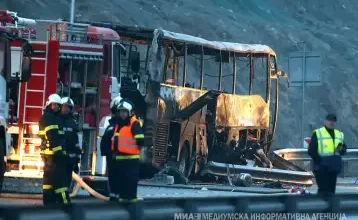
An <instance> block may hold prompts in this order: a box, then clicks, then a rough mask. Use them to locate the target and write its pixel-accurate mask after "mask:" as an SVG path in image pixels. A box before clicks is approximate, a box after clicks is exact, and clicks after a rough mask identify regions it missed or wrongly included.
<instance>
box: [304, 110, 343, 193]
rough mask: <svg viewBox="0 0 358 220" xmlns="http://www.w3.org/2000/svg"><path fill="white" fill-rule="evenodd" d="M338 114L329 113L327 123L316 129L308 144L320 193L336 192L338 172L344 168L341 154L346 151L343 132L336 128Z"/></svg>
mask: <svg viewBox="0 0 358 220" xmlns="http://www.w3.org/2000/svg"><path fill="white" fill-rule="evenodd" d="M336 123H337V116H336V115H335V114H328V115H327V116H326V121H325V125H324V126H323V127H321V128H319V129H316V130H314V132H313V134H312V137H311V142H310V144H309V146H308V155H309V156H310V157H311V158H312V160H313V167H312V168H313V169H312V170H313V173H314V175H315V178H316V183H317V186H318V194H322V195H324V196H327V195H332V194H335V192H336V184H337V177H338V174H339V173H340V172H341V169H342V158H341V156H342V155H344V154H345V153H346V150H347V145H346V144H345V142H344V134H343V132H341V131H339V130H337V129H336Z"/></svg>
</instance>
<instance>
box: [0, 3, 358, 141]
mask: <svg viewBox="0 0 358 220" xmlns="http://www.w3.org/2000/svg"><path fill="white" fill-rule="evenodd" d="M69 2H70V0H56V1H54V0H2V1H1V2H0V7H1V8H5V9H8V10H14V11H18V12H19V14H20V16H24V17H33V18H41V19H57V18H68V14H69V5H70V4H69ZM354 3H355V1H353V0H325V1H322V0H309V1H308V0H297V1H284V0H195V1H193V0H106V1H95V0H77V1H76V4H77V5H76V10H77V11H76V12H77V18H78V19H80V20H93V21H113V22H119V23H122V24H126V25H138V26H144V27H150V28H155V27H161V28H164V29H167V30H171V31H176V32H181V33H187V34H191V35H196V36H202V37H204V38H207V39H209V40H220V41H235V42H242V43H261V44H267V45H269V46H271V47H272V48H273V49H274V50H275V51H276V52H277V54H278V58H279V64H280V66H281V68H282V69H284V70H287V69H288V58H287V57H288V54H289V53H290V52H293V51H299V50H301V48H300V42H302V41H305V42H307V44H306V48H307V50H315V51H319V52H321V54H322V74H323V83H322V85H321V86H318V87H310V88H307V89H306V100H305V101H306V108H305V113H304V131H305V134H304V135H305V136H310V134H311V132H312V129H314V128H316V127H317V126H321V124H322V122H323V118H324V115H325V114H327V112H336V113H337V114H338V117H339V119H338V120H339V127H340V128H341V129H342V130H343V131H344V132H345V135H346V141H347V143H348V144H349V147H355V146H356V145H355V141H356V136H357V133H358V132H357V129H356V127H355V126H356V125H357V122H358V120H357V118H356V117H357V116H358V113H357V112H358V100H357V99H358V95H357V94H358V87H357V86H356V84H357V83H358V76H357V73H356V72H355V69H356V68H357V64H358V63H357V61H356V60H355V58H356V56H357V52H358V47H357V46H356V45H357V43H358V40H356V39H355V38H356V37H357V36H358V24H357V23H356V21H357V18H358V15H357V13H356V11H357V9H358V5H357V4H354ZM194 77H195V76H194ZM285 87H286V84H285V82H284V81H282V85H281V96H280V115H279V124H278V134H277V136H276V138H277V141H276V147H299V146H300V145H301V139H300V125H301V121H300V118H301V98H302V96H301V94H302V92H301V88H299V87H298V88H297V87H296V88H295V87H291V88H289V89H286V88H285Z"/></svg>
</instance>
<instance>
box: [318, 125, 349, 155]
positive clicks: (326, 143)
mask: <svg viewBox="0 0 358 220" xmlns="http://www.w3.org/2000/svg"><path fill="white" fill-rule="evenodd" d="M315 132H316V135H317V144H318V154H319V155H320V156H330V155H334V154H335V151H336V148H337V147H338V145H339V144H343V141H344V134H343V132H341V131H339V130H336V129H334V140H333V139H332V137H331V135H330V134H329V133H328V131H327V129H326V128H325V127H322V128H319V129H316V131H315Z"/></svg>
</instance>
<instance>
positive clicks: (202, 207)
mask: <svg viewBox="0 0 358 220" xmlns="http://www.w3.org/2000/svg"><path fill="white" fill-rule="evenodd" d="M180 213H186V214H190V213H191V214H193V215H194V216H196V213H240V214H245V213H247V214H250V213H255V215H256V216H257V215H259V213H262V214H263V216H265V217H264V218H259V219H268V218H267V217H268V214H267V213H276V214H278V213H305V214H308V213H334V215H340V216H341V217H342V216H343V215H344V216H343V217H342V218H341V219H348V217H352V216H354V217H352V218H350V219H356V218H357V216H358V194H337V195H335V196H333V197H329V198H325V199H324V198H323V197H321V196H318V195H275V196H272V195H259V196H250V197H248V196H243V197H220V198H180V199H171V200H170V199H159V200H150V201H146V200H144V201H140V202H138V203H136V204H131V205H128V206H122V205H118V204H111V203H103V202H102V203H92V204H73V205H71V206H69V207H66V208H62V209H61V208H59V207H41V206H37V207H36V206H33V207H0V217H1V218H3V219H11V220H16V219H22V220H30V219H31V220H32V219H36V220H40V219H72V220H76V219H80V220H90V219H93V220H94V219H101V220H107V219H123V220H125V219H138V220H144V219H146V220H149V219H153V220H159V219H178V220H179V219H191V218H185V216H183V215H181V218H180ZM331 215H332V214H331ZM344 217H345V218H344ZM202 219H204V218H202ZM249 219H250V218H249ZM255 219H258V218H255ZM270 219H279V218H272V214H271V218H270ZM334 219H339V218H334Z"/></svg>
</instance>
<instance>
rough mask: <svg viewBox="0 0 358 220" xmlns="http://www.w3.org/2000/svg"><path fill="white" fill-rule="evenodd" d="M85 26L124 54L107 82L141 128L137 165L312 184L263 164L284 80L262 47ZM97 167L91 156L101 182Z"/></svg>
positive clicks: (268, 161)
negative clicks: (112, 39)
mask: <svg viewBox="0 0 358 220" xmlns="http://www.w3.org/2000/svg"><path fill="white" fill-rule="evenodd" d="M91 25H93V26H101V27H107V28H111V29H113V30H115V31H116V32H117V33H118V34H119V35H120V36H121V44H122V45H123V46H124V47H125V48H126V50H125V53H123V51H122V52H121V53H119V54H118V56H119V57H120V58H119V60H120V64H119V65H120V66H121V68H120V69H121V71H120V72H119V73H118V75H117V76H114V77H117V78H118V81H119V82H120V95H121V97H122V98H128V99H130V100H131V101H132V102H133V103H134V104H135V108H134V110H135V112H136V114H137V115H138V116H139V117H140V118H141V119H143V120H144V130H145V136H146V138H145V146H144V147H143V148H142V151H141V160H142V162H143V164H149V165H154V166H155V167H157V168H158V169H159V170H162V172H163V171H173V170H174V171H175V172H177V173H180V174H181V176H182V177H185V178H188V179H190V178H193V177H198V176H199V177H201V176H208V175H209V176H219V177H228V176H233V175H234V173H248V174H250V175H251V176H252V178H253V179H254V180H260V181H277V180H279V181H281V182H286V183H295V184H297V183H298V184H305V185H311V184H312V178H313V176H312V174H311V173H310V172H307V171H305V170H303V169H301V168H299V167H297V166H295V165H294V164H292V163H290V162H288V161H285V160H284V159H283V158H278V156H277V155H274V157H272V156H271V154H273V153H271V152H272V150H271V147H272V144H273V141H274V135H275V132H276V124H277V116H278V97H279V95H278V94H279V78H281V77H284V78H286V79H287V83H288V75H287V74H286V73H285V72H283V71H281V70H279V69H278V68H277V58H276V53H275V52H274V51H273V50H272V49H271V48H270V47H268V46H265V45H256V44H254V45H249V44H239V43H228V42H217V41H208V40H205V39H202V38H199V37H194V36H189V35H185V34H179V33H174V32H169V31H165V30H159V29H156V30H151V29H141V28H134V27H124V26H115V25H108V24H104V23H91ZM288 85H289V84H288ZM107 120H108V119H107ZM100 124H102V125H104V124H106V123H104V122H103V121H102V122H101V123H100ZM104 128H105V127H103V128H101V129H102V131H103V130H104ZM99 135H100V136H101V135H102V134H101V132H100V133H99ZM104 159H105V158H104V157H101V156H100V152H99V149H97V163H96V174H99V175H103V174H105V171H104V170H105V169H104V166H105V165H104V163H103V160H104ZM272 161H273V162H272ZM276 164H277V165H278V167H279V168H281V169H276V168H275V166H276ZM282 168H286V169H288V170H285V169H282ZM163 169H164V170H163ZM229 180H230V178H229Z"/></svg>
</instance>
